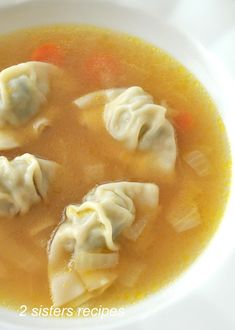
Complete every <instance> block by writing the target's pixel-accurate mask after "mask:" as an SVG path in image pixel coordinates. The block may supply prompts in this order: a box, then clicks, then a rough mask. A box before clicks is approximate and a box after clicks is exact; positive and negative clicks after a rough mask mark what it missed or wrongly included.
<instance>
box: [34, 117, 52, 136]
mask: <svg viewBox="0 0 235 330" xmlns="http://www.w3.org/2000/svg"><path fill="white" fill-rule="evenodd" d="M50 126H51V124H50V121H49V119H47V118H39V119H37V120H35V121H34V123H33V129H34V130H35V132H36V133H37V134H41V133H42V132H43V131H44V130H45V129H46V128H47V127H50Z"/></svg>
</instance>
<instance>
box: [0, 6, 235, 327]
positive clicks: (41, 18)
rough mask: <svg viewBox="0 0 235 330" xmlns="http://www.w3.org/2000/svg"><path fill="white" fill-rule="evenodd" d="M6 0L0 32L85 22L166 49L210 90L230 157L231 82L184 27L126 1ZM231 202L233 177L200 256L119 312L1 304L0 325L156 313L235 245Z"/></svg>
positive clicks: (76, 323) (234, 105)
mask: <svg viewBox="0 0 235 330" xmlns="http://www.w3.org/2000/svg"><path fill="white" fill-rule="evenodd" d="M16 2H17V3H16ZM5 3H6V4H5ZM5 3H4V2H1V4H0V31H1V32H2V33H5V32H9V31H13V30H16V29H20V28H26V27H30V26H35V25H43V24H53V23H86V24H92V25H97V26H102V27H108V28H112V29H115V30H118V31H124V32H127V33H130V34H133V35H136V36H138V37H140V38H143V39H144V40H146V41H148V42H151V43H153V44H155V45H156V46H158V47H160V48H162V49H164V50H166V51H167V52H168V53H169V54H171V55H172V56H173V57H175V58H176V59H177V60H179V61H180V62H181V63H183V64H184V65H185V66H186V67H187V68H188V69H189V70H190V71H191V72H193V73H194V75H195V76H196V77H197V78H198V79H199V80H200V81H201V82H202V83H203V85H204V86H205V87H206V89H207V90H208V92H209V94H210V95H211V96H212V98H213V100H214V102H215V104H216V105H217V107H218V109H219V111H220V113H221V116H222V118H223V120H224V123H225V126H226V128H227V133H228V137H229V141H230V145H231V152H232V156H233V160H234V156H235V134H234V131H235V120H234V118H233V112H234V109H235V101H234V90H235V85H234V82H233V80H232V79H231V78H230V77H229V75H228V74H227V73H226V71H225V70H224V68H223V67H222V65H221V64H220V63H219V62H218V61H217V59H216V58H214V57H213V56H212V55H211V54H209V53H208V52H207V51H206V50H205V49H204V48H203V47H202V46H201V45H200V44H199V43H197V42H196V41H194V40H193V39H192V38H191V37H190V36H188V35H187V34H186V33H184V32H182V31H179V30H177V29H176V27H173V26H170V25H167V24H164V23H163V22H161V21H159V19H157V18H155V17H152V16H149V14H146V13H144V12H142V11H138V10H135V9H134V8H131V7H129V6H128V5H125V6H124V5H118V4H117V1H107V2H104V1H98V0H64V1H63V0H47V1H40V0H34V1H33V0H28V1H27V0H26V1H21V0H20V1H19V0H18V1H9V0H8V1H6V2H5ZM233 163H234V162H233ZM233 173H234V165H233ZM233 205H235V182H234V178H233V179H232V189H231V194H230V198H229V201H228V204H227V208H226V212H225V214H224V217H223V221H222V222H221V225H220V227H219V229H218V230H217V232H216V234H215V235H214V237H213V239H212V240H211V241H210V243H209V245H208V246H207V248H206V249H205V250H204V252H203V253H202V254H201V256H200V257H199V258H198V259H197V260H196V261H195V262H194V264H193V265H192V266H191V267H190V268H189V269H188V270H187V271H186V272H185V273H183V274H182V275H181V277H179V278H178V279H177V280H176V281H175V282H174V283H172V284H171V285H169V286H168V287H167V288H164V289H162V290H161V291H160V292H157V293H156V294H155V293H153V294H152V295H150V296H149V297H147V298H145V299H144V300H142V301H141V302H139V303H137V304H135V305H132V306H130V307H127V308H126V309H125V312H124V315H123V317H122V318H120V317H108V318H103V319H98V318H95V319H69V318H67V319H61V318H60V319H56V318H54V319H45V318H34V317H32V316H26V317H20V316H19V314H18V313H17V312H13V311H9V310H6V309H3V308H2V309H0V328H1V329H2V328H4V329H6V328H8V329H20V328H21V329H22V328H24V329H29V328H31V329H32V328H35V329H41V328H43V329H61V328H64V329H83V328H86V329H88V328H92V329H106V328H107V329H111V328H113V327H116V326H121V327H122V328H125V326H126V327H127V326H128V324H130V323H131V322H133V321H136V320H138V319H140V318H141V319H143V318H145V317H147V316H148V315H150V314H152V313H156V316H157V313H161V310H162V309H163V308H167V306H169V304H170V303H173V302H177V301H179V300H180V298H182V297H183V296H184V295H186V294H189V293H190V292H191V291H192V290H195V289H196V288H197V286H198V285H200V283H202V281H203V280H205V279H206V278H208V276H210V274H211V273H212V272H214V271H215V270H216V268H217V267H219V266H220V265H221V263H222V262H223V261H224V260H225V259H226V257H227V256H228V254H229V253H231V252H232V250H233V249H234V248H235V240H234V232H235V222H234V221H233V215H234V210H233ZM192 283H193V285H192ZM39 290H40V288H39ZM35 294H36V292H35Z"/></svg>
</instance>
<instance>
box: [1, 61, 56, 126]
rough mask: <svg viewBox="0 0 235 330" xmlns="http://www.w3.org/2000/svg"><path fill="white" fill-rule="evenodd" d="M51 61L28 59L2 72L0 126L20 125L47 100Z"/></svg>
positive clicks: (51, 68)
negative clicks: (29, 60) (30, 60)
mask: <svg viewBox="0 0 235 330" xmlns="http://www.w3.org/2000/svg"><path fill="white" fill-rule="evenodd" d="M53 69H55V67H54V66H53V65H52V64H48V63H42V62H26V63H21V64H17V65H14V66H11V67H9V68H7V69H5V70H3V71H2V72H1V73H0V126H4V125H5V124H9V125H12V126H19V125H22V124H24V123H25V122H26V121H27V120H29V119H30V118H32V117H33V116H34V115H35V114H36V113H37V112H38V111H39V109H40V106H41V105H42V104H43V103H45V102H46V98H47V95H48V93H49V90H50V86H49V73H50V72H51V71H52V70H53Z"/></svg>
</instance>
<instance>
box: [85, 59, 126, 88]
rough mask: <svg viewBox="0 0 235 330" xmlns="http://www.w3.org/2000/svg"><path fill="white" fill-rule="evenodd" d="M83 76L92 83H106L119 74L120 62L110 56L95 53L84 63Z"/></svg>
mask: <svg viewBox="0 0 235 330" xmlns="http://www.w3.org/2000/svg"><path fill="white" fill-rule="evenodd" d="M84 69H85V75H86V77H87V78H88V79H89V80H92V81H94V82H97V81H98V82H101V83H102V82H107V81H111V80H113V79H115V77H117V75H118V74H119V73H120V62H119V61H118V58H116V57H115V56H114V55H112V54H107V53H95V54H91V55H90V56H88V57H87V59H86V60H85V62H84Z"/></svg>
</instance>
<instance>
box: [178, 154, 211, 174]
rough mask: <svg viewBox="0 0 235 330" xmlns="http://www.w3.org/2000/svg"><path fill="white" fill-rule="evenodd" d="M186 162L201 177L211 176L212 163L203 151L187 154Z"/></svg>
mask: <svg viewBox="0 0 235 330" xmlns="http://www.w3.org/2000/svg"><path fill="white" fill-rule="evenodd" d="M183 158H184V160H185V162H186V163H187V164H188V165H189V166H190V167H191V168H192V169H193V170H194V171H195V172H196V173H197V175H198V176H200V177H205V176H207V175H209V174H210V163H209V161H208V159H207V157H206V156H205V154H203V153H202V152H201V151H199V150H194V151H191V152H189V153H187V154H186V155H185V156H184V157H183Z"/></svg>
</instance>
